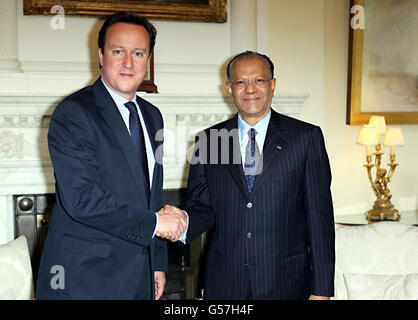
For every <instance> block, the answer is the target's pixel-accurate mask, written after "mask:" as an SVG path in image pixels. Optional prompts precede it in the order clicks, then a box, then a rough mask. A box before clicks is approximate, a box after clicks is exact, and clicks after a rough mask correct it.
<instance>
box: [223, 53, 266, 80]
mask: <svg viewBox="0 0 418 320" xmlns="http://www.w3.org/2000/svg"><path fill="white" fill-rule="evenodd" d="M254 58H260V59H262V60H263V61H264V62H265V63H266V65H267V67H268V68H269V70H270V76H271V78H270V79H273V78H274V64H273V62H272V61H271V60H270V58H269V57H267V56H266V55H264V54H261V53H258V52H254V51H245V52H242V53H240V54H238V55H236V56H235V57H233V58H232V60H231V61H230V62H229V63H228V67H227V69H226V73H227V76H228V81H231V71H232V68H233V67H234V64H235V62H237V61H239V60H242V59H248V60H250V59H254Z"/></svg>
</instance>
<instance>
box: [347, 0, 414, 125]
mask: <svg viewBox="0 0 418 320" xmlns="http://www.w3.org/2000/svg"><path fill="white" fill-rule="evenodd" d="M414 1H415V0H399V1H396V2H394V1H390V0H351V8H352V9H353V7H354V6H361V7H362V8H364V10H363V12H364V17H363V19H364V27H363V28H353V25H352V22H353V20H352V19H353V18H354V13H356V14H361V13H362V12H361V11H355V10H354V12H351V13H352V14H350V34H349V64H348V91H347V118H346V123H347V124H349V125H362V124H367V123H368V121H369V119H370V116H371V115H382V116H384V117H385V120H386V123H387V124H417V123H418V86H417V84H418V74H417V72H416V68H414V65H416V62H414V61H416V57H415V56H414V52H415V53H416V52H417V51H416V49H417V44H416V39H415V37H416V29H415V28H416V27H417V22H416V21H415V20H416V19H415V18H414V16H413V15H414V12H417V11H416V8H418V1H416V2H415V3H414ZM354 9H355V8H354ZM360 18H361V17H360ZM414 29H415V31H413V30H414ZM411 31H413V32H411Z"/></svg>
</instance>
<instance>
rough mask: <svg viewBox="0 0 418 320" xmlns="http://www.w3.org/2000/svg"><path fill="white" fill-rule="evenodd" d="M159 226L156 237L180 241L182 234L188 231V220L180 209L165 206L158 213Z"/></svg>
mask: <svg viewBox="0 0 418 320" xmlns="http://www.w3.org/2000/svg"><path fill="white" fill-rule="evenodd" d="M157 214H158V226H157V231H156V233H155V235H156V236H158V237H162V238H166V239H169V240H171V241H173V242H174V241H178V240H179V239H180V237H181V234H182V233H183V232H184V231H185V230H186V227H187V218H186V215H185V214H184V212H183V211H181V210H180V209H179V208H177V207H174V206H170V205H165V206H164V208H161V209H160V210H159V211H158V212H157Z"/></svg>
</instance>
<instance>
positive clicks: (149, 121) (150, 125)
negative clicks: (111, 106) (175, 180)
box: [136, 96, 163, 203]
mask: <svg viewBox="0 0 418 320" xmlns="http://www.w3.org/2000/svg"><path fill="white" fill-rule="evenodd" d="M136 101H137V103H138V105H139V108H140V109H141V113H142V117H143V118H144V122H145V126H146V129H147V133H148V137H149V139H150V142H151V146H152V152H153V153H154V159H155V165H154V172H153V175H152V187H151V199H150V203H153V202H154V196H155V195H157V194H158V192H155V191H157V189H156V188H161V186H160V185H159V184H158V181H159V180H160V177H159V175H160V174H162V163H163V162H162V161H163V154H162V151H163V150H162V149H161V150H160V149H158V150H157V148H158V147H159V146H160V145H161V144H162V143H163V141H162V140H163V136H162V134H161V136H158V137H157V130H158V129H159V128H158V129H157V128H156V126H155V124H156V121H154V120H153V118H152V115H151V114H150V113H149V110H148V108H146V106H145V105H146V104H147V103H148V102H146V101H145V100H144V99H142V98H140V97H138V96H137V97H136ZM157 139H158V141H157ZM161 181H162V179H161Z"/></svg>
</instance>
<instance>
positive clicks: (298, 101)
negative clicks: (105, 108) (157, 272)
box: [0, 93, 308, 243]
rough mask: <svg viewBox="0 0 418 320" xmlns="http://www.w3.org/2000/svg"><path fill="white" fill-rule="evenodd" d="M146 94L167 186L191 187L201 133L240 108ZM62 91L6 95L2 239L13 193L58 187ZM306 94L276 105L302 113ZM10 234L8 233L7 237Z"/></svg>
mask: <svg viewBox="0 0 418 320" xmlns="http://www.w3.org/2000/svg"><path fill="white" fill-rule="evenodd" d="M140 95H141V96H142V97H143V98H145V99H146V100H148V101H150V102H151V103H153V104H154V105H156V106H158V108H159V109H160V110H161V112H162V114H163V118H164V125H165V131H164V139H165V145H164V189H178V188H183V187H185V186H186V179H187V171H188V170H187V169H188V165H187V160H186V159H187V157H186V155H187V152H190V151H191V148H192V145H193V142H194V136H195V134H196V133H197V132H199V131H201V130H203V129H205V128H207V127H209V126H211V125H213V124H215V123H218V122H221V121H224V120H226V119H228V118H230V117H231V116H232V115H233V114H234V113H235V112H236V109H235V107H234V105H233V103H232V102H231V100H230V98H229V97H224V96H221V95H188V96H185V95H167V94H145V93H140ZM62 99H63V96H62V95H48V94H1V95H0V181H1V183H0V243H3V242H6V241H8V240H11V239H13V236H14V232H13V217H12V216H10V214H11V212H13V210H10V209H11V208H10V207H11V201H12V200H11V198H12V196H13V195H19V194H43V193H54V192H55V186H54V184H55V180H54V174H53V169H52V164H51V161H50V158H49V154H48V146H47V139H46V137H47V131H48V125H49V120H50V116H51V114H52V112H53V110H54V108H55V106H56V105H57V104H58V103H59V102H60V101H61V100H62ZM306 99H308V95H306V94H293V95H286V94H280V95H278V96H276V97H274V98H273V102H272V105H273V108H274V109H275V110H276V111H278V112H281V113H284V114H287V115H290V116H295V117H297V116H298V114H299V113H300V110H301V108H302V106H303V104H304V103H305V101H306ZM5 235H7V236H5Z"/></svg>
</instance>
